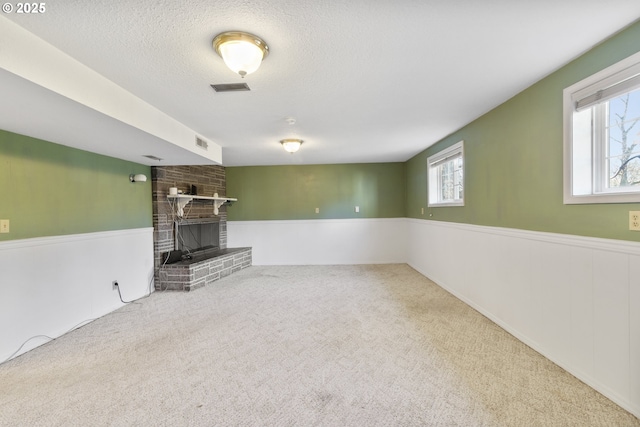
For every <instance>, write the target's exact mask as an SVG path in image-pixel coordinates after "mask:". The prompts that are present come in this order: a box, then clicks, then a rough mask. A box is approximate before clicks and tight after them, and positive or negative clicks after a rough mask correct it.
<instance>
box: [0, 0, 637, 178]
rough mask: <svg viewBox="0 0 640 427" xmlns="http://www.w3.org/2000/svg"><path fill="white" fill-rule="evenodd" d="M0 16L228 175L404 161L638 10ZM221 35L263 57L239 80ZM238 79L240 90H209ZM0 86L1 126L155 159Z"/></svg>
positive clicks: (285, 0) (555, 3)
mask: <svg viewBox="0 0 640 427" xmlns="http://www.w3.org/2000/svg"><path fill="white" fill-rule="evenodd" d="M3 15H4V17H5V18H8V19H10V20H12V21H14V22H15V23H17V24H19V25H20V26H21V27H23V28H24V29H26V30H28V31H30V32H31V33H33V34H35V35H37V36H38V37H40V38H42V39H43V40H45V41H47V42H49V43H50V44H51V45H53V46H55V47H56V48H58V49H60V50H61V51H63V52H65V53H67V54H68V55H70V56H71V57H73V58H75V59H76V60H78V61H79V62H81V63H83V64H85V65H86V66H88V67H90V68H91V69H93V70H95V71H97V72H98V73H100V74H101V75H102V76H104V77H106V78H107V79H109V80H111V81H113V82H114V83H116V84H117V85H119V86H121V87H122V88H124V89H125V90H127V91H129V92H131V93H132V94H134V95H135V96H137V97H139V98H141V99H142V100H144V101H146V102H147V103H149V104H151V105H152V106H154V107H156V108H157V109H159V110H160V111H162V112H164V113H166V114H168V115H169V116H171V117H173V118H175V119H176V120H177V121H179V122H181V123H182V124H184V125H185V126H187V127H188V128H190V129H192V130H193V131H194V132H196V133H198V134H200V135H202V136H204V137H206V138H208V139H209V140H211V141H213V142H215V143H217V144H218V145H220V146H222V156H223V157H222V159H223V164H224V165H225V166H239V165H275V164H325V163H362V162H395V161H405V160H407V159H409V158H411V157H412V156H413V155H415V154H417V153H419V152H420V151H422V150H424V149H425V148H426V147H428V146H429V145H431V144H433V143H435V142H437V141H438V140H439V139H441V138H443V137H445V136H446V135H448V134H450V133H452V132H454V131H456V130H457V129H459V128H460V127H462V126H464V125H465V124H467V123H469V122H470V121H472V120H474V119H475V118H477V117H479V116H480V115H482V114H484V113H486V112H487V111H489V110H491V109H492V108H494V107H495V106H497V105H499V104H501V103H502V102H504V101H505V100H507V99H509V98H510V97H512V96H514V95H515V94H517V93H518V92H520V91H521V90H523V89H525V88H526V87H528V86H530V85H531V84H533V83H535V82H536V81H538V80H540V79H541V78H543V77H544V76H546V75H548V74H549V73H551V72H553V71H554V70H556V69H558V68H559V67H561V66H563V65H564V64H566V63H567V62H569V61H570V60H572V59H574V58H575V57H577V56H579V55H580V54H582V53H584V52H585V51H587V50H588V49H590V48H591V47H593V46H594V45H595V44H597V43H598V42H600V41H601V40H603V39H605V38H607V37H608V36H610V35H612V34H614V33H615V32H617V31H619V30H620V29H621V28H623V27H625V26H627V25H629V24H630V23H632V22H634V21H635V20H637V19H638V18H639V17H640V2H639V1H638V0H607V1H606V2H605V1H603V0H349V1H345V0H322V1H320V0H313V1H311V0H308V1H305V0H278V1H275V0H271V1H268V0H249V1H247V0H244V1H243V0H217V1H212V0H191V1H189V2H185V1H183V0H166V1H157V0H136V1H130V0H92V1H91V2H87V1H85V0H56V1H52V2H46V12H45V13H43V14H40V15H33V14H32V15H25V14H22V15H20V14H16V13H11V14H3ZM3 23H4V21H2V20H0V25H2V24H3ZM229 30H242V31H248V32H252V33H254V34H256V35H258V36H259V37H261V38H262V39H264V40H265V41H266V42H267V43H268V45H269V47H270V50H271V53H270V55H269V57H268V58H267V59H266V60H265V61H264V62H263V64H262V66H261V67H260V69H259V70H258V71H257V72H256V73H255V74H251V75H249V76H247V77H246V78H245V79H244V80H243V79H241V78H240V77H239V76H238V75H236V74H234V73H233V72H231V71H230V70H229V69H227V68H226V66H225V65H224V63H223V61H222V59H221V58H220V57H218V56H217V55H216V54H215V52H214V51H213V49H212V47H211V41H212V39H213V38H214V37H215V36H216V35H217V34H218V33H220V32H223V31H229ZM1 54H2V53H1V50H0V55H1ZM33 66H34V67H45V68H46V67H47V64H33ZM243 81H244V82H246V83H247V84H248V85H249V86H250V87H251V92H239V93H216V92H214V91H213V89H212V88H211V87H210V86H209V85H210V84H219V83H237V82H243ZM25 84H26V83H25ZM0 87H3V91H5V89H8V88H9V87H12V88H13V89H12V90H13V93H12V94H11V96H2V97H0V111H4V112H6V111H9V110H11V111H13V112H14V113H13V117H11V118H7V117H5V118H3V119H1V120H0V127H2V128H4V129H7V130H11V131H15V132H19V133H24V134H27V135H32V136H36V137H39V138H44V139H48V140H51V141H53V142H58V143H63V144H65V145H70V146H76V147H78V148H82V149H85V150H90V151H95V152H100V153H104V154H108V155H111V156H113V157H119V158H123V159H127V160H133V161H136V162H138V163H143V164H154V163H153V161H149V160H148V159H146V158H143V157H142V156H141V152H140V150H139V149H138V150H137V151H136V150H134V149H133V148H132V147H135V146H136V144H134V142H135V139H136V138H144V136H142V135H141V134H140V132H135V131H131V130H130V129H129V130H127V131H126V132H125V131H123V130H122V124H119V123H118V122H117V121H115V120H112V119H110V118H109V117H106V116H101V115H96V114H92V113H90V112H86V111H85V112H84V113H82V112H81V111H79V110H81V109H82V108H81V106H78V105H70V104H73V103H72V102H64V101H63V100H61V99H57V100H56V99H55V98H56V97H52V96H50V94H46V93H45V92H46V91H44V90H35V89H34V90H22V89H19V87H20V85H19V84H17V83H16V77H15V76H11V75H10V73H6V72H5V73H0ZM87 90H91V88H87ZM6 93H9V92H6V91H5V94H6ZM18 96H19V97H20V104H22V105H23V108H22V109H18V108H16V107H15V101H16V99H17V97H18ZM48 98H52V99H48ZM57 98H60V97H57ZM47 102H50V103H51V105H52V106H55V110H56V115H54V116H47V114H45V113H38V114H33V115H32V116H31V117H29V120H26V119H25V117H24V115H25V114H26V113H27V112H28V111H29V108H30V107H29V106H39V105H40V106H42V105H45V104H46V103H47ZM35 111H37V110H35ZM83 114H84V115H85V116H90V118H91V120H89V121H87V120H83V123H84V125H83V126H80V125H79V124H78V125H77V126H70V125H69V124H68V120H67V121H66V122H64V120H63V119H62V118H60V119H57V117H58V116H60V117H62V116H66V117H67V118H69V117H72V118H74V120H75V118H77V117H83ZM43 116H44V117H43ZM288 117H293V118H295V119H296V123H295V124H294V125H290V124H288V123H287V121H286V118H288ZM119 127H120V128H119ZM96 129H99V130H100V134H101V135H106V137H110V132H113V135H114V136H116V135H117V137H118V140H119V141H120V144H116V145H114V146H112V147H111V148H110V149H109V150H108V152H105V150H104V148H103V146H104V140H101V139H100V138H95V137H94V138H89V137H88V136H89V135H90V134H91V132H92V130H93V131H95V130H96ZM94 135H95V132H94ZM288 137H300V138H302V139H304V140H305V142H304V144H303V145H302V147H301V149H300V151H299V152H297V153H295V154H288V153H286V152H285V151H284V150H283V149H282V148H281V146H280V144H279V143H278V141H279V140H280V139H283V138H288ZM128 138H131V141H129V140H128ZM111 139H113V138H111ZM148 144H150V145H148V146H146V147H145V150H146V149H147V148H149V149H151V150H155V151H156V152H146V151H145V152H144V153H142V154H156V155H157V156H158V157H162V158H164V159H165V161H164V162H165V163H167V164H181V163H194V161H193V159H191V158H189V159H185V158H184V156H183V151H184V150H182V149H181V148H179V147H177V146H173V147H171V146H170V145H171V144H168V143H163V142H162V141H155V140H153V139H150V140H149V141H148ZM154 144H156V145H154ZM187 157H188V156H187ZM203 163H210V162H204V161H203ZM155 164H157V163H155Z"/></svg>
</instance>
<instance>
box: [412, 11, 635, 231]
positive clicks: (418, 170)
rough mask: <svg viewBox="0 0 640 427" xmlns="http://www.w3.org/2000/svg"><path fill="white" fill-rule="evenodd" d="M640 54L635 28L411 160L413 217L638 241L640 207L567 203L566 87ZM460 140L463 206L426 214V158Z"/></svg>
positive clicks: (619, 35)
mask: <svg viewBox="0 0 640 427" xmlns="http://www.w3.org/2000/svg"><path fill="white" fill-rule="evenodd" d="M639 50H640V23H636V24H634V25H633V26H631V27H629V28H627V29H626V30H625V31H623V32H621V33H619V34H617V35H616V36H615V37H613V38H611V39H609V40H607V41H606V42H604V43H602V44H600V45H598V46H597V47H596V48H594V49H593V50H591V51H590V52H588V53H587V54H585V55H583V56H581V57H580V58H578V59H576V60H574V61H573V62H571V63H570V64H568V65H567V66H565V67H563V68H561V69H560V70H558V71H556V72H555V73H553V74H551V75H550V76H548V77H547V78H545V79H543V80H541V81H540V82H538V83H537V84H535V85H533V86H532V87H530V88H528V89H527V90H525V91H523V92H522V93H520V94H518V95H517V96H515V97H514V98H512V99H510V100H509V101H507V102H505V103H504V104H502V105H500V106H499V107H497V108H496V109H494V110H492V111H490V112H489V113H487V114H485V115H484V116H482V117H480V118H479V119H477V120H475V121H474V122H472V123H470V124H469V125H467V126H465V127H464V128H462V129H460V130H459V131H457V132H455V133H454V134H452V135H450V136H448V137H447V138H445V139H443V140H441V141H439V142H438V143H437V144H435V145H434V146H432V147H430V148H428V149H427V150H425V151H424V152H422V153H420V154H419V155H417V156H415V157H414V158H412V159H410V160H409V161H408V162H407V167H406V171H407V216H409V217H411V218H428V219H433V220H439V221H440V220H441V221H452V222H463V223H470V224H479V225H489V226H498V227H510V228H518V229H526V230H538V231H547V232H554V233H565V234H574V235H583V236H594V237H603V238H612V239H622V240H634V241H640V233H638V232H632V231H629V230H628V211H630V210H640V203H633V204H607V205H602V204H601V205H564V204H563V202H562V199H563V193H562V189H563V157H562V148H563V139H562V138H563V124H562V91H563V89H564V88H565V87H567V86H570V85H572V84H573V83H575V82H577V81H580V80H582V79H583V78H585V77H587V76H589V75H591V74H593V73H595V72H597V71H599V70H601V69H603V68H606V67H607V66H609V65H611V64H613V63H615V62H617V61H619V60H621V59H624V58H626V57H628V56H630V55H632V54H634V53H636V52H638V51H639ZM460 140H464V141H465V147H464V148H465V168H466V169H465V174H466V176H465V193H466V194H465V206H464V207H440V208H430V209H428V208H427V164H426V161H427V157H428V156H430V155H431V154H434V153H436V152H438V151H440V150H441V149H443V148H445V147H447V146H449V145H451V144H454V143H456V142H458V141H460ZM422 207H424V208H425V214H424V215H422V214H421V208H422ZM429 215H432V216H431V217H430V216H429Z"/></svg>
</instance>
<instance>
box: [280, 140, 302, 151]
mask: <svg viewBox="0 0 640 427" xmlns="http://www.w3.org/2000/svg"><path fill="white" fill-rule="evenodd" d="M303 142H304V141H302V140H301V139H294V138H288V139H283V140H281V141H280V144H282V147H284V149H285V151H288V152H289V153H295V152H296V151H298V150H299V149H300V144H302V143H303Z"/></svg>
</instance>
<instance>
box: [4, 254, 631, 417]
mask: <svg viewBox="0 0 640 427" xmlns="http://www.w3.org/2000/svg"><path fill="white" fill-rule="evenodd" d="M123 293H126V289H123ZM139 303H140V304H135V305H134V304H131V305H128V306H126V307H123V308H122V309H120V310H118V311H116V312H114V313H112V314H110V315H108V316H105V317H103V318H100V319H98V320H96V321H94V322H92V323H91V324H89V325H86V326H84V327H82V328H79V329H77V330H75V331H73V332H71V333H69V334H67V335H64V336H62V337H60V338H59V339H57V340H55V341H53V342H50V343H48V344H46V345H44V346H42V347H39V348H37V349H35V350H32V351H31V352H29V353H27V354H25V355H22V356H20V357H17V358H15V359H13V360H11V361H9V362H6V363H4V364H2V365H0V425H2V426H640V421H639V420H638V419H637V418H636V417H634V416H633V415H631V414H629V413H628V412H626V411H624V410H623V409H621V408H620V407H618V406H617V405H615V404H614V403H613V402H611V401H610V400H608V399H607V398H605V397H604V396H602V395H601V394H599V393H597V392H596V391H594V390H593V389H591V388H590V387H588V386H586V385H585V384H583V383H582V382H580V381H578V380H577V379H576V378H574V377H573V376H572V375H570V374H568V373H567V372H565V371H564V370H562V369H560V368H559V367H557V366H556V365H554V364H553V363H551V362H550V361H548V360H547V359H545V358H544V357H542V356H540V355H539V354H538V353H536V352H535V351H533V350H531V349H530V348H529V347H527V346H526V345H524V344H522V343H521V342H519V341H518V340H516V339H515V338H513V337H512V336H511V335H509V334H508V333H506V332H504V331H503V330H502V329H501V328H499V327H498V326H496V325H495V324H494V323H492V322H491V321H489V320H488V319H486V318H485V317H483V316H482V315H480V314H479V313H478V312H476V311H475V310H473V309H471V308H469V307H468V306H466V305H465V304H464V303H462V302H460V301H459V300H457V299H456V298H454V297H453V296H451V295H449V294H448V293H447V292H445V291H444V290H442V289H441V288H439V287H438V286H436V285H435V284H433V283H432V282H431V281H429V280H428V279H426V278H424V277H423V276H422V275H420V274H419V273H417V272H416V271H415V270H413V269H411V268H410V267H408V266H407V265H377V266H297V267H274V266H269V267H257V266H254V267H251V268H248V269H246V270H242V271H240V272H238V273H235V274H233V275H231V276H229V277H226V278H225V279H223V280H220V281H218V282H216V283H214V284H213V285H211V286H208V287H205V288H201V289H198V290H196V291H193V292H191V293H175V292H165V293H155V294H153V295H152V296H151V297H149V298H146V299H143V300H140V301H139Z"/></svg>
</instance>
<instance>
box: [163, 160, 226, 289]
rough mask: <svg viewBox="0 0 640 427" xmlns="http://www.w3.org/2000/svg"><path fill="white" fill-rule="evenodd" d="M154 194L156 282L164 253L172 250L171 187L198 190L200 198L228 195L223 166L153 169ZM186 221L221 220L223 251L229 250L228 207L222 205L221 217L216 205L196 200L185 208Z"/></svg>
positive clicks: (185, 190) (172, 216)
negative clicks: (214, 210) (168, 198)
mask: <svg viewBox="0 0 640 427" xmlns="http://www.w3.org/2000/svg"><path fill="white" fill-rule="evenodd" d="M151 177H152V191H153V227H154V237H153V241H154V259H155V271H156V280H157V279H158V277H157V272H158V269H159V267H160V266H161V254H162V253H163V252H168V251H170V250H172V249H174V248H173V242H174V237H173V221H174V215H175V213H174V212H173V211H172V209H171V204H170V203H169V201H168V200H167V195H168V194H169V188H170V187H177V188H178V190H182V191H183V192H185V193H186V192H189V191H190V190H191V186H192V185H195V186H196V187H197V192H198V195H199V196H209V197H213V195H214V193H218V196H220V197H224V196H226V195H227V184H226V174H225V169H224V167H223V166H215V165H208V166H154V167H152V168H151ZM184 213H185V215H184V218H187V219H193V218H219V219H220V248H221V249H225V248H226V247H227V208H226V206H222V207H221V208H220V211H219V214H218V215H217V216H216V215H214V214H213V202H211V201H206V200H193V201H192V202H190V203H189V204H188V205H187V207H186V208H185V209H184Z"/></svg>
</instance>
